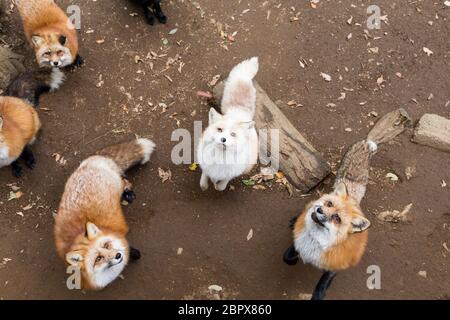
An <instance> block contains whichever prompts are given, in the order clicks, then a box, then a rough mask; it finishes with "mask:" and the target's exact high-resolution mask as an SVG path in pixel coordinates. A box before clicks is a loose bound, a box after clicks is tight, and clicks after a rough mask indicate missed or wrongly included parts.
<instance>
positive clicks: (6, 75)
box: [0, 47, 25, 89]
mask: <svg viewBox="0 0 450 320" xmlns="http://www.w3.org/2000/svg"><path fill="white" fill-rule="evenodd" d="M22 61H23V56H21V55H18V54H15V53H14V52H12V51H11V50H10V49H8V48H4V47H0V88H3V89H4V88H6V86H8V84H9V83H10V81H11V80H12V79H14V78H15V77H17V76H18V75H19V74H20V73H22V72H24V71H25V67H24V66H23V63H22Z"/></svg>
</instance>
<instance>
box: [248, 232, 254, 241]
mask: <svg viewBox="0 0 450 320" xmlns="http://www.w3.org/2000/svg"><path fill="white" fill-rule="evenodd" d="M252 238H253V229H250V231H249V232H248V235H247V241H250V240H251V239H252Z"/></svg>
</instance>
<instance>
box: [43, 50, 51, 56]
mask: <svg viewBox="0 0 450 320" xmlns="http://www.w3.org/2000/svg"><path fill="white" fill-rule="evenodd" d="M51 55H52V53H51V52H50V51H47V52H46V53H44V56H47V57H49V56H51Z"/></svg>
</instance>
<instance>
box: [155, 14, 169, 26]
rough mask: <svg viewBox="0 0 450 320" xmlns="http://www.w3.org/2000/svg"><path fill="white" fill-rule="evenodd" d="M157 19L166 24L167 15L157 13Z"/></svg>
mask: <svg viewBox="0 0 450 320" xmlns="http://www.w3.org/2000/svg"><path fill="white" fill-rule="evenodd" d="M157 18H158V21H159V22H160V23H162V24H166V23H167V20H168V19H167V16H165V15H164V14H162V13H161V14H158V15H157Z"/></svg>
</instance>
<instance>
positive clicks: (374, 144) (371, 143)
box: [367, 140, 378, 153]
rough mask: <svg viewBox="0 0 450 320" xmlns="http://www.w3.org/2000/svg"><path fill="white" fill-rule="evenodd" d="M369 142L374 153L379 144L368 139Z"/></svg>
mask: <svg viewBox="0 0 450 320" xmlns="http://www.w3.org/2000/svg"><path fill="white" fill-rule="evenodd" d="M367 144H368V145H369V149H370V151H372V152H373V153H375V152H377V151H378V145H377V144H376V143H375V141H372V140H367Z"/></svg>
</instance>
